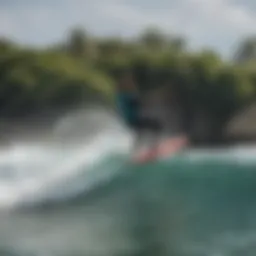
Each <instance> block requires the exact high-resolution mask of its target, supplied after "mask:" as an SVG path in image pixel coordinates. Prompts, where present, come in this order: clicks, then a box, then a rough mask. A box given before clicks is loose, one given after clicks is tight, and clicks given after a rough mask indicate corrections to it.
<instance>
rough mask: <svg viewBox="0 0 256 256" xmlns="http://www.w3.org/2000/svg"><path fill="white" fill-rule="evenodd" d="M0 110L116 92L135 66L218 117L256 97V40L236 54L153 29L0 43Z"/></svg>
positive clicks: (147, 79)
mask: <svg viewBox="0 0 256 256" xmlns="http://www.w3.org/2000/svg"><path fill="white" fill-rule="evenodd" d="M0 56H1V57H0V114H1V115H7V116H8V115H13V114H15V115H17V114H19V115H20V114H24V113H29V112H31V111H32V110H33V111H34V110H40V109H44V108H49V107H50V108H51V107H55V106H59V105H65V104H73V103H77V102H81V101H82V102H86V101H88V100H95V99H98V98H101V99H102V98H104V97H105V98H106V99H110V100H112V99H113V98H112V96H113V93H114V86H113V85H114V83H115V79H116V78H117V77H118V75H119V74H121V72H122V71H124V70H127V69H129V70H132V71H133V73H134V75H135V77H136V80H137V82H138V84H139V85H140V88H141V90H148V89H150V88H155V87H159V86H163V85H164V86H166V87H167V88H169V89H170V91H172V92H173V91H174V92H175V93H176V94H177V95H178V97H179V100H180V102H182V104H183V106H184V108H185V109H188V110H196V109H203V110H204V111H205V113H206V114H207V115H209V116H210V117H211V119H212V120H214V122H215V123H216V124H219V125H220V126H221V125H222V124H223V123H225V122H226V121H227V120H228V119H229V118H230V116H232V115H233V114H234V112H235V111H237V110H238V109H240V108H241V107H243V106H244V105H245V104H248V103H249V102H250V101H253V100H255V99H256V75H255V74H256V40H255V38H253V37H252V38H249V39H247V40H245V41H244V42H242V43H241V46H240V48H239V49H238V51H237V52H236V54H234V60H233V61H229V62H228V61H224V60H222V59H221V57H220V56H219V55H218V54H217V53H214V52H211V51H201V52H197V53H195V52H189V51H188V49H187V45H186V42H185V40H183V39H182V38H180V37H167V36H165V35H163V34H162V33H160V32H159V31H158V30H155V29H149V30H146V31H145V33H143V34H142V35H141V36H140V37H139V38H136V40H130V41H128V40H126V41H124V40H121V39H119V38H103V39H99V38H93V37H90V36H88V34H86V33H85V32H84V31H82V30H79V29H75V30H73V31H72V32H71V33H70V35H69V37H68V40H67V41H66V42H64V43H62V44H59V45H57V46H56V45H55V46H52V47H51V48H47V49H40V50H35V49H24V48H21V47H19V46H17V45H15V44H13V43H11V42H8V41H4V40H2V41H1V43H0Z"/></svg>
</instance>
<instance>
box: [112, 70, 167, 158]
mask: <svg viewBox="0 0 256 256" xmlns="http://www.w3.org/2000/svg"><path fill="white" fill-rule="evenodd" d="M143 100H144V99H143V97H142V95H141V94H140V92H139V89H138V87H137V86H136V84H135V81H134V79H133V76H132V74H131V73H125V74H124V75H123V76H121V79H120V80H119V82H118V83H117V104H118V108H119V110H120V112H121V115H122V117H123V119H124V121H125V123H126V124H127V126H128V127H129V128H131V129H132V130H133V131H134V132H135V134H136V140H135V145H134V147H135V149H137V148H138V147H139V146H140V145H141V143H142V140H143V138H144V133H145V132H150V133H151V134H152V135H151V138H150V141H151V144H150V147H151V149H152V150H151V152H152V154H155V153H157V152H156V151H157V147H156V146H157V142H158V138H159V135H160V133H161V131H162V128H163V127H162V124H161V122H160V121H159V120H156V119H154V118H152V117H150V116H145V115H144V116H143V115H142V111H143Z"/></svg>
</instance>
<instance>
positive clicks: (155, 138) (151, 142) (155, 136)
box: [141, 118, 162, 156]
mask: <svg viewBox="0 0 256 256" xmlns="http://www.w3.org/2000/svg"><path fill="white" fill-rule="evenodd" d="M141 123H142V124H141V126H142V127H143V128H144V129H143V130H144V131H147V132H149V139H148V147H149V149H150V150H151V152H152V155H154V156H157V155H158V145H159V140H160V138H161V131H162V125H161V123H160V122H159V121H158V120H155V119H151V118H143V119H142V120H141Z"/></svg>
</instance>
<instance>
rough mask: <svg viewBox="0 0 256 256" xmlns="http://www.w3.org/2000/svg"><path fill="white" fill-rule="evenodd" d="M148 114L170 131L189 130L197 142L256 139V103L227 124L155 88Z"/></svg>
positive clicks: (148, 102) (149, 98)
mask: <svg viewBox="0 0 256 256" xmlns="http://www.w3.org/2000/svg"><path fill="white" fill-rule="evenodd" d="M143 103H144V104H143V105H144V110H143V111H144V113H145V114H146V115H150V116H153V117H155V118H156V119H159V120H160V121H161V122H162V123H163V124H164V127H166V131H167V132H168V133H169V134H177V133H185V134H187V136H188V137H189V138H190V140H191V142H192V144H194V145H213V144H217V145H218V144H223V143H224V144H225V143H232V142H238V141H244V140H251V141H253V140H254V141H256V103H254V104H252V105H250V106H248V107H247V108H245V109H243V111H241V112H240V113H238V114H237V115H235V116H234V117H232V118H231V120H230V121H229V122H227V123H223V124H221V123H218V122H216V120H214V118H212V117H211V116H210V115H209V114H208V113H207V112H206V111H205V110H204V109H201V108H191V109H185V108H184V104H183V103H182V101H180V100H179V97H177V95H176V94H175V93H172V92H170V90H168V89H167V90H165V89H155V90H152V91H151V92H150V93H148V94H146V95H145V100H144V102H143Z"/></svg>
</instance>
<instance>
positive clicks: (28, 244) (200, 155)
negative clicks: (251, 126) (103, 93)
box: [0, 109, 256, 256]
mask: <svg viewBox="0 0 256 256" xmlns="http://www.w3.org/2000/svg"><path fill="white" fill-rule="evenodd" d="M133 141H134V136H133V134H131V132H130V131H129V130H128V129H127V128H126V127H125V126H124V125H122V122H121V121H120V120H119V119H118V117H117V116H115V115H114V114H113V113H110V112H108V111H106V110H102V109H89V110H88V109H87V110H79V111H73V112H70V113H68V114H67V115H65V116H63V117H61V118H60V119H58V120H57V121H56V123H55V124H54V126H53V128H52V129H51V130H50V131H49V132H48V133H47V134H44V136H43V137H42V138H38V139H37V140H32V141H26V140H18V141H12V142H10V144H9V145H7V146H5V147H2V148H1V149H0V209H1V210H0V255H3V256H5V255H20V256H21V255H40V256H41V255H44V256H45V255H47V256H48V255H49V256H50V255H51V256H76V255H77V256H78V255H79V256H83V255H84V256H85V255H99V256H101V255H102V256H103V255H104V256H106V255H111V256H112V255H130V256H133V255H145V256H146V255H184V256H185V255H187V256H189V255H205V256H208V255H209V256H221V255H223V256H229V255H255V253H256V247H255V244H256V217H255V216H256V207H255V206H256V203H255V194H256V186H255V185H256V172H255V171H256V146H253V145H252V146H247V145H237V146H233V147H229V148H220V149H209V148H208V149H207V148H206V149H192V148H191V149H188V150H185V151H184V152H181V153H179V154H177V155H175V156H173V157H171V158H169V159H165V160H162V161H159V162H155V163H151V164H145V165H142V166H136V165H132V164H131V163H129V156H130V153H131V148H132V144H133Z"/></svg>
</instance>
